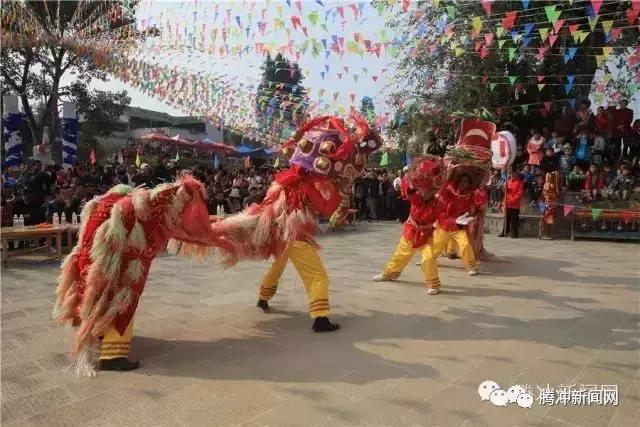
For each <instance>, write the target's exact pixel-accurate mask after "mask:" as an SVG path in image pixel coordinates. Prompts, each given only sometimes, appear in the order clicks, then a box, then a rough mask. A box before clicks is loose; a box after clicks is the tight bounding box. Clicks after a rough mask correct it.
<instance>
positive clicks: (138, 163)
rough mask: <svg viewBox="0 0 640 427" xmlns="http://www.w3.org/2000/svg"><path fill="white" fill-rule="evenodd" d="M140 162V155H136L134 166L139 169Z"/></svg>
mask: <svg viewBox="0 0 640 427" xmlns="http://www.w3.org/2000/svg"><path fill="white" fill-rule="evenodd" d="M141 164H142V160H141V159H140V153H136V166H137V167H140V165H141Z"/></svg>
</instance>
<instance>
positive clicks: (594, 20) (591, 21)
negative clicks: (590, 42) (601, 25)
mask: <svg viewBox="0 0 640 427" xmlns="http://www.w3.org/2000/svg"><path fill="white" fill-rule="evenodd" d="M598 19H600V16H598V15H596V16H594V17H593V18H589V27H591V31H593V30H595V29H596V25H598Z"/></svg>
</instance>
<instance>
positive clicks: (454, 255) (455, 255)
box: [447, 254, 458, 259]
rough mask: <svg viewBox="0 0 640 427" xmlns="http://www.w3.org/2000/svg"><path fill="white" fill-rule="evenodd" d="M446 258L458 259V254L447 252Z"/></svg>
mask: <svg viewBox="0 0 640 427" xmlns="http://www.w3.org/2000/svg"><path fill="white" fill-rule="evenodd" d="M447 258H449V259H458V255H457V254H448V255H447Z"/></svg>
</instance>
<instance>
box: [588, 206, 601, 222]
mask: <svg viewBox="0 0 640 427" xmlns="http://www.w3.org/2000/svg"><path fill="white" fill-rule="evenodd" d="M601 213H602V209H597V208H591V217H592V218H593V220H594V221H597V220H598V218H600V214H601Z"/></svg>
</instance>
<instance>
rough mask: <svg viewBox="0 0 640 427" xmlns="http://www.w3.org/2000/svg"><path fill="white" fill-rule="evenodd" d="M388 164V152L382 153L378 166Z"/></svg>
mask: <svg viewBox="0 0 640 427" xmlns="http://www.w3.org/2000/svg"><path fill="white" fill-rule="evenodd" d="M388 164H389V153H388V152H386V151H385V152H384V153H382V158H381V159H380V166H387V165H388Z"/></svg>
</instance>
